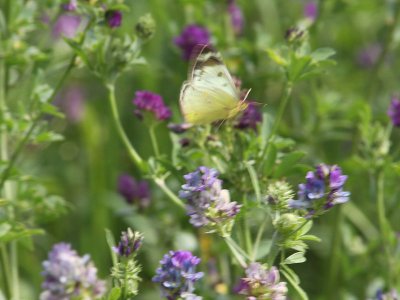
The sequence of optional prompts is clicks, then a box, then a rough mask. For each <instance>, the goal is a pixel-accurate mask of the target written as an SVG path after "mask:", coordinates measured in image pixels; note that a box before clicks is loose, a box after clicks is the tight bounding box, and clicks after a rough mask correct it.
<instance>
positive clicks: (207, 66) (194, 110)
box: [180, 46, 240, 124]
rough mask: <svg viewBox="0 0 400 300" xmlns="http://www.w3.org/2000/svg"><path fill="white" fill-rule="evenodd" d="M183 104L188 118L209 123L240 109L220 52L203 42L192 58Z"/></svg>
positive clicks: (183, 89)
mask: <svg viewBox="0 0 400 300" xmlns="http://www.w3.org/2000/svg"><path fill="white" fill-rule="evenodd" d="M180 105H181V110H182V113H183V115H184V117H185V119H186V121H187V122H189V123H192V124H208V123H212V122H214V121H217V120H221V119H228V118H230V117H233V116H234V115H236V114H237V113H238V112H239V106H240V96H239V92H238V90H237V89H236V87H235V84H234V82H233V80H232V77H231V75H230V74H229V72H228V69H227V68H226V66H225V65H224V63H223V62H222V59H221V57H220V56H219V54H217V53H215V52H213V51H212V50H211V48H209V47H208V46H203V47H202V48H201V50H200V51H199V54H198V55H197V56H196V58H195V59H194V60H193V64H192V67H191V68H190V70H189V80H188V81H186V82H185V83H184V84H183V86H182V89H181V95H180Z"/></svg>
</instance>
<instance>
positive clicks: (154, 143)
mask: <svg viewBox="0 0 400 300" xmlns="http://www.w3.org/2000/svg"><path fill="white" fill-rule="evenodd" d="M155 127H156V125H155V124H152V125H150V128H149V133H150V139H151V144H152V146H153V150H154V155H155V156H156V158H158V157H160V150H159V148H158V143H157V138H156V134H155V131H154V129H155Z"/></svg>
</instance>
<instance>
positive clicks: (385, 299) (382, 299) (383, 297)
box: [376, 289, 400, 300]
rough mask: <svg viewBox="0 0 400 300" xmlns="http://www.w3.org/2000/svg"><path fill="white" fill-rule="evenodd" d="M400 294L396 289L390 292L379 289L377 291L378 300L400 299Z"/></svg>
mask: <svg viewBox="0 0 400 300" xmlns="http://www.w3.org/2000/svg"><path fill="white" fill-rule="evenodd" d="M399 299H400V297H399V294H398V293H397V291H396V289H392V290H390V292H388V293H385V294H384V293H383V291H382V290H378V291H377V292H376V300H399Z"/></svg>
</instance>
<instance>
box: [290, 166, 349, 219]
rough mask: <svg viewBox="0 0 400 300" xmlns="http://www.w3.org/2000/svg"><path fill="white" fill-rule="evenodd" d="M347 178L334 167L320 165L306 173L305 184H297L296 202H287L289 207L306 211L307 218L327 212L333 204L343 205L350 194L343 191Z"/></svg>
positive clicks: (339, 169)
mask: <svg viewBox="0 0 400 300" xmlns="http://www.w3.org/2000/svg"><path fill="white" fill-rule="evenodd" d="M346 180H347V176H346V175H343V174H342V169H341V168H340V167H338V166H336V165H334V166H328V165H325V164H320V165H318V166H317V167H316V170H315V171H314V172H308V173H307V176H306V183H305V184H304V183H302V184H299V191H298V200H289V206H290V207H291V208H297V209H308V210H309V213H311V214H310V215H309V216H312V215H315V214H316V213H317V212H323V211H325V210H328V209H329V208H331V207H332V206H334V205H335V204H341V203H345V202H347V201H348V200H349V196H350V193H349V192H346V191H343V186H344V184H345V182H346Z"/></svg>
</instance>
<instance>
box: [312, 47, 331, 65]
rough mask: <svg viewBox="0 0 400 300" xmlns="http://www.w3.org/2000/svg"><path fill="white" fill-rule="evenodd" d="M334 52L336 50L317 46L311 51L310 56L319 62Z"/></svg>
mask: <svg viewBox="0 0 400 300" xmlns="http://www.w3.org/2000/svg"><path fill="white" fill-rule="evenodd" d="M335 54H336V51H335V50H333V49H332V48H318V49H317V50H315V51H314V52H313V53H311V57H312V59H313V61H316V62H319V61H322V60H326V59H328V58H329V57H331V56H333V55H335Z"/></svg>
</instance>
